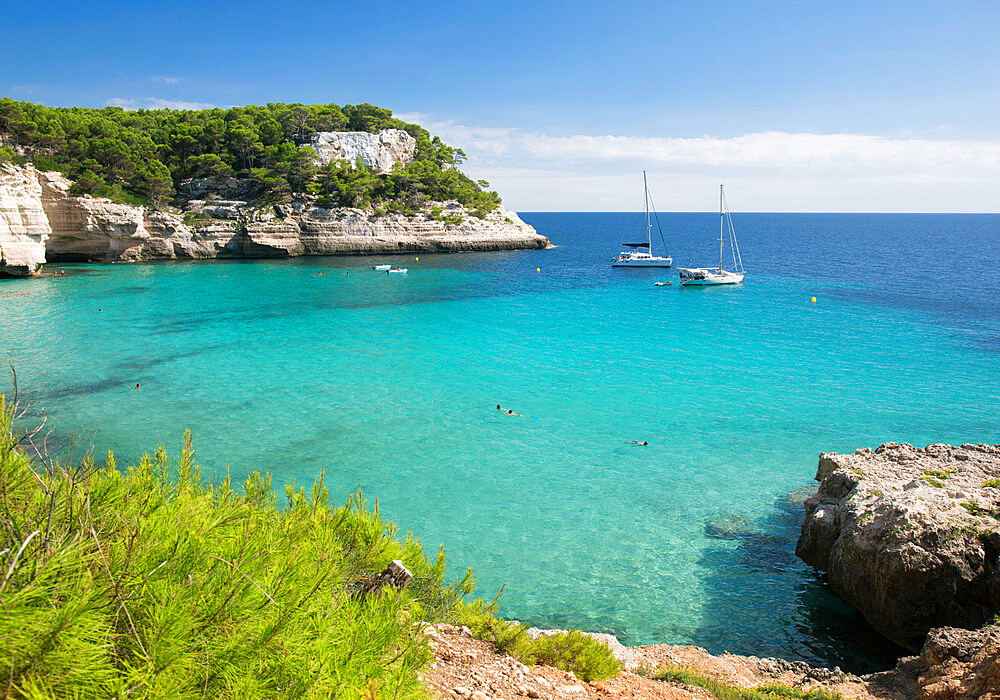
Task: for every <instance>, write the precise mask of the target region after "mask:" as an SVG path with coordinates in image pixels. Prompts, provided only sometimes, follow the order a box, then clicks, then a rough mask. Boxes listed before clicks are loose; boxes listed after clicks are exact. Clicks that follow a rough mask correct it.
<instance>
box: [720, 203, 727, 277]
mask: <svg viewBox="0 0 1000 700" xmlns="http://www.w3.org/2000/svg"><path fill="white" fill-rule="evenodd" d="M722 201H723V199H722V185H719V272H720V273H721V272H722V236H723V234H724V233H725V228H726V216H725V214H724V213H723V204H722Z"/></svg>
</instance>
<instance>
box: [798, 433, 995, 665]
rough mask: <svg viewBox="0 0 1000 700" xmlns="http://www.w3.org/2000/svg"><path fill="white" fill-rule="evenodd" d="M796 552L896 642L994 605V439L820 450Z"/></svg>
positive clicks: (977, 619) (968, 620)
mask: <svg viewBox="0 0 1000 700" xmlns="http://www.w3.org/2000/svg"><path fill="white" fill-rule="evenodd" d="M816 479H817V480H818V481H819V482H820V486H819V490H818V492H817V494H816V495H815V496H814V497H812V498H810V499H809V500H808V501H807V502H806V517H805V520H804V521H803V523H802V532H801V535H800V537H799V541H798V545H797V547H796V554H798V556H799V557H801V558H802V559H803V560H804V561H805V562H806V563H808V564H811V565H812V566H815V567H817V568H819V569H823V570H825V571H827V572H828V574H829V579H830V586H831V587H832V588H833V590H834V591H835V592H836V593H837V594H838V595H840V596H841V597H842V598H844V599H845V600H847V601H848V602H849V603H851V604H852V605H854V606H855V607H856V608H858V609H859V610H860V611H861V612H862V613H863V614H864V616H865V619H867V620H868V622H869V623H871V625H872V626H873V627H874V628H875V629H877V630H878V631H879V632H881V633H882V634H884V635H885V636H887V637H889V638H890V639H892V640H893V641H895V642H896V643H898V644H900V645H902V646H904V647H907V648H909V649H913V650H916V649H919V648H920V646H921V644H922V643H923V642H924V637H925V636H926V634H927V631H928V630H929V629H930V628H932V627H938V626H945V625H950V626H956V627H964V628H975V627H979V626H981V625H983V624H985V623H986V622H989V621H990V620H991V619H993V617H994V615H996V614H997V613H998V612H1000V445H997V446H989V445H962V446H961V447H954V446H950V445H928V446H927V447H926V448H923V449H918V448H914V447H913V446H912V445H908V444H905V443H903V444H897V443H888V444H886V445H882V446H881V447H879V448H877V449H876V450H874V451H872V450H870V449H864V450H858V451H857V452H855V453H854V454H848V455H839V454H833V453H830V454H822V455H820V459H819V469H818V471H817V474H816Z"/></svg>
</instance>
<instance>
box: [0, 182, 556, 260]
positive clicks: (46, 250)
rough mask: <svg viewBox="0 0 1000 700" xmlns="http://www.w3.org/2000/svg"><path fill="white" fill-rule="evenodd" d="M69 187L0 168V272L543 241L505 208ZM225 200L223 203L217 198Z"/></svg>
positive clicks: (205, 185)
mask: <svg viewBox="0 0 1000 700" xmlns="http://www.w3.org/2000/svg"><path fill="white" fill-rule="evenodd" d="M71 184H72V183H71V182H70V181H69V180H68V179H66V178H65V177H63V176H62V175H60V174H59V173H55V172H40V171H38V170H36V169H35V168H33V167H32V166H31V165H30V164H29V165H26V166H24V167H18V166H13V165H6V166H4V167H3V168H2V169H0V274H4V275H6V276H17V277H20V276H28V275H33V274H35V273H36V272H38V270H39V268H40V267H41V265H42V264H43V263H45V262H46V261H49V262H53V261H72V260H90V261H99V262H115V261H127V262H134V261H142V260H177V259H197V258H219V257H227V258H234V257H291V256H299V255H363V254H380V253H410V252H428V253H429V252H458V251H487V250H517V249H537V248H545V247H547V246H548V245H549V241H548V239H547V238H545V237H544V236H541V235H539V234H538V233H536V232H535V230H534V229H533V228H532V227H531V226H529V225H528V224H526V223H524V222H523V221H521V219H520V218H518V216H517V214H515V213H514V212H511V211H507V210H506V209H503V208H497V209H495V210H493V211H491V212H489V213H488V214H487V215H486V216H485V218H477V217H475V216H473V215H472V214H471V213H470V212H469V211H468V210H466V209H465V208H464V207H462V206H461V205H460V204H458V203H457V202H442V203H438V205H437V207H436V209H428V210H426V211H424V212H422V213H418V214H416V215H413V216H404V215H402V214H384V215H378V216H377V215H376V214H375V212H373V211H372V210H366V209H352V208H337V209H324V208H321V207H317V206H310V205H305V204H290V205H277V206H261V205H259V204H255V203H253V202H252V201H251V200H250V199H249V198H246V199H239V198H238V197H240V196H241V195H242V194H243V190H244V189H245V187H243V185H244V184H245V183H242V181H239V180H233V181H232V182H229V181H199V182H193V183H192V182H189V183H186V186H187V187H188V189H189V190H190V192H191V194H192V195H194V196H198V193H201V194H200V196H201V197H202V198H201V199H197V198H192V199H189V200H187V201H186V202H185V203H184V209H183V210H182V211H167V210H155V209H149V208H146V207H141V206H132V205H128V204H116V203H114V202H112V201H110V200H107V199H101V198H95V197H89V196H82V197H77V196H72V195H70V193H69V192H70V186H71ZM220 193H222V195H223V196H225V195H226V194H227V193H228V195H229V196H230V197H231V198H230V199H221V198H220Z"/></svg>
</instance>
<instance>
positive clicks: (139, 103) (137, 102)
mask: <svg viewBox="0 0 1000 700" xmlns="http://www.w3.org/2000/svg"><path fill="white" fill-rule="evenodd" d="M105 104H106V105H108V106H109V107H121V108H122V109H130V110H131V109H211V108H212V107H215V105H213V104H210V103H207V102H184V101H183V100H165V99H163V98H160V97H134V98H128V99H126V98H124V97H115V98H112V99H110V100H108V101H107V102H105Z"/></svg>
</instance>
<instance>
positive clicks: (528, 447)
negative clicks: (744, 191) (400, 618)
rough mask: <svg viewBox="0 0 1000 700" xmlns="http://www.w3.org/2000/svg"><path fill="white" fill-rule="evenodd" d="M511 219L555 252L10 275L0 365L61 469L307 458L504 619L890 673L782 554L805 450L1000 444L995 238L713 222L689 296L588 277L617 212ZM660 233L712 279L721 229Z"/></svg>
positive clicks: (694, 225) (880, 224)
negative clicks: (156, 455) (733, 278)
mask: <svg viewBox="0 0 1000 700" xmlns="http://www.w3.org/2000/svg"><path fill="white" fill-rule="evenodd" d="M523 218H524V219H525V220H526V221H527V222H529V223H531V224H532V225H534V226H535V227H536V228H537V229H538V230H539V232H541V233H543V234H545V235H547V236H548V237H549V238H550V239H551V240H552V242H553V243H555V244H556V247H555V248H553V249H550V250H545V251H531V252H509V253H469V254H454V255H421V256H420V257H419V261H418V260H415V256H413V255H409V256H380V257H377V258H351V257H346V258H307V259H301V258H300V259H293V260H249V261H228V262H196V263H170V264H141V265H105V266H99V265H66V266H65V269H66V270H67V273H68V274H67V276H65V277H55V278H40V279H31V280H11V281H3V282H2V283H0V351H2V352H3V356H4V358H5V359H6V358H7V357H9V358H10V359H11V360H12V361H13V363H14V364H15V365H16V368H17V372H18V377H19V380H20V384H21V388H22V390H23V391H24V392H25V393H26V394H28V395H30V399H31V407H32V410H33V411H35V412H36V413H37V412H42V411H44V413H45V414H46V415H47V416H48V425H49V427H51V428H53V429H54V432H53V434H52V437H51V438H50V444H51V445H52V446H53V447H54V448H55V449H57V450H60V451H63V452H67V451H68V450H69V447H70V445H71V444H72V447H73V452H74V454H75V455H76V456H79V455H80V454H82V453H83V451H84V450H85V449H86V447H87V446H88V445H92V446H93V448H94V451H95V453H96V454H97V455H98V457H100V456H101V455H103V454H104V453H105V452H106V451H107V450H108V449H113V450H114V451H115V452H116V454H117V456H118V458H119V461H120V462H121V461H122V460H124V459H127V458H130V457H134V456H137V455H139V454H140V453H141V452H142V451H144V450H152V449H155V447H156V445H157V444H159V443H164V444H166V445H167V447H168V449H170V450H172V451H173V452H174V453H176V452H177V450H178V445H179V443H180V441H181V436H182V433H183V431H184V430H185V429H186V428H190V429H191V430H192V432H193V434H194V440H195V448H196V452H197V454H198V457H199V461H200V463H201V465H202V467H203V470H204V471H205V472H206V473H208V474H209V475H212V474H221V473H224V472H225V470H226V469H229V470H230V472H231V473H232V474H233V475H234V476H235V477H240V476H243V475H245V474H246V473H247V472H248V470H250V469H253V468H263V469H267V470H270V471H271V472H272V473H273V475H274V478H275V480H276V482H278V483H281V482H287V481H289V480H291V479H293V478H294V479H295V480H296V482H297V483H309V482H310V480H311V479H312V478H313V477H314V476H316V475H317V474H318V473H319V471H320V469H321V468H325V470H326V477H327V480H328V482H329V483H330V486H331V492H332V493H333V494H335V495H336V497H337V498H338V499H346V498H347V495H348V494H349V493H350V492H351V491H353V490H355V489H357V488H358V487H360V488H361V489H363V490H364V492H365V494H366V495H367V496H368V497H369V498H375V497H377V498H378V499H379V504H380V507H381V510H382V512H383V514H385V515H386V516H388V517H390V518H392V519H394V520H395V521H396V522H397V523H398V524H399V525H400V526H401V527H402V528H403V529H404V530H407V529H409V530H413V531H415V532H417V533H419V534H420V537H421V539H422V541H423V542H424V543H425V546H426V547H427V549H428V550H430V551H434V550H436V549H437V547H438V546H439V545H441V544H443V545H444V547H445V549H446V551H447V553H448V557H449V561H450V562H451V566H452V571H453V572H454V573H455V574H456V575H458V574H459V573H461V572H463V571H464V569H465V567H467V566H471V567H473V569H474V571H475V573H476V576H477V578H478V580H479V590H480V593H481V594H482V595H483V596H485V597H492V596H493V595H494V594H495V593H496V592H497V590H498V589H500V587H501V586H503V594H502V596H501V598H500V601H501V609H502V612H503V614H505V615H506V616H508V617H511V618H515V619H520V620H524V621H530V622H532V623H534V624H537V625H540V626H550V627H553V626H554V627H567V626H572V627H578V628H582V629H587V630H600V631H610V632H613V633H615V634H617V635H619V637H620V638H621V639H622V640H623V641H624V642H625V643H628V644H638V643H652V642H676V643H697V644H699V645H701V646H705V647H707V648H708V649H710V650H711V651H715V652H720V651H723V650H729V651H732V652H747V653H754V654H761V655H779V656H784V657H786V658H795V659H804V660H807V661H809V662H812V663H818V664H819V663H821V664H827V665H832V664H840V665H841V666H843V667H845V668H849V669H853V670H867V669H873V668H882V667H886V666H888V665H889V664H890V663H891V662H892V660H893V659H894V658H895V655H896V653H897V652H898V650H897V649H895V648H893V647H892V646H891V645H889V643H887V642H885V641H883V640H881V639H880V638H879V637H878V636H877V635H876V634H875V633H874V632H872V631H871V630H870V629H869V628H867V627H866V626H865V625H864V623H863V621H861V619H860V617H859V616H858V615H857V613H855V612H853V611H852V609H851V608H849V607H848V606H846V605H845V604H843V603H842V602H840V601H839V599H837V598H836V597H835V596H833V595H832V594H831V593H830V592H829V590H828V589H827V587H826V585H825V583H824V581H823V579H822V577H821V576H820V575H818V574H817V573H815V572H814V571H813V570H811V569H810V568H808V567H806V566H804V565H803V564H802V563H801V562H799V561H798V560H797V559H796V558H795V556H794V544H795V538H796V537H797V534H798V526H799V522H800V518H801V500H802V498H803V494H804V493H805V490H807V489H809V488H813V487H814V482H813V481H812V478H813V475H814V473H815V469H816V462H817V455H818V453H819V452H821V451H849V450H854V449H855V448H858V447H865V446H875V445H878V444H880V443H882V442H886V441H890V440H897V441H907V442H912V443H915V444H918V445H923V444H926V443H930V442H957V443H961V442H991V443H997V442H1000V411H998V403H1000V216H998V215H888V214H887V215H869V214H864V215H861V214H859V215H842V214H738V213H737V214H734V216H733V220H734V224H735V227H736V231H737V234H738V235H739V238H740V246H741V249H742V253H743V260H744V263H745V265H746V268H747V271H748V274H747V278H746V281H745V283H744V284H743V285H741V286H735V287H724V288H712V289H701V290H697V289H682V288H680V287H679V286H677V284H676V283H675V284H674V285H673V286H663V287H657V286H654V284H653V282H654V281H658V280H668V279H676V273H675V272H674V271H662V270H661V271H657V270H635V269H611V268H610V266H609V263H610V259H611V257H612V256H613V255H615V254H617V253H618V251H619V250H620V245H619V244H620V243H621V242H622V241H624V240H632V239H635V238H636V237H637V236H638V237H641V235H642V227H641V223H640V215H638V214H555V213H545V214H538V213H536V214H532V213H526V214H524V215H523ZM660 222H661V225H662V228H663V232H664V237H665V239H666V242H667V244H668V252H669V253H670V254H671V255H673V257H674V258H675V261H676V263H677V264H678V265H681V266H700V265H711V264H714V260H717V251H718V248H717V247H716V246H717V243H716V241H717V238H716V236H717V235H718V234H717V232H718V228H717V226H718V215H717V214H715V215H713V214H667V215H660ZM661 250H662V246H661V245H660V241H659V236H658V235H657V233H656V231H655V230H654V252H660V251H661ZM382 261H384V262H389V263H398V264H401V265H404V266H405V267H408V268H409V274H408V275H405V276H402V275H395V276H389V275H385V274H383V273H376V272H373V271H372V270H371V267H370V266H371V265H372V264H373V263H375V262H382ZM536 269H538V270H540V271H536ZM811 297H816V303H812V302H811V301H810V299H811ZM137 383H139V384H140V385H141V389H138V390H136V389H135V388H134V387H135V385H136V384H137ZM497 404H500V405H502V406H503V407H504V408H512V409H514V411H515V412H517V413H519V414H523V416H521V417H512V416H506V415H503V414H502V413H501V412H500V411H497V410H496V408H495V406H496V405H497ZM633 439H635V440H645V441H648V443H649V444H648V446H645V447H641V446H637V445H634V444H630V443H629V442H628V441H629V440H633Z"/></svg>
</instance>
